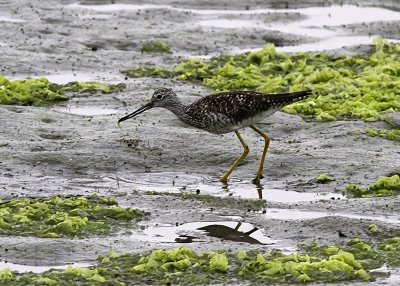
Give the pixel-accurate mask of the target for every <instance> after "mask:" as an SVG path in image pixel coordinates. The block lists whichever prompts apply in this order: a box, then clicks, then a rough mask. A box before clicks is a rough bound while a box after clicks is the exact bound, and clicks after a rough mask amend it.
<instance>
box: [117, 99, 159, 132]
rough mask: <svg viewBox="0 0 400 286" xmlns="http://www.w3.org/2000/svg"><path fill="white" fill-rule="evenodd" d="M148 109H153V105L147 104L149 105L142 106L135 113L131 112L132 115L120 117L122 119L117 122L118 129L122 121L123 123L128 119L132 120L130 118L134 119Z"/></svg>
mask: <svg viewBox="0 0 400 286" xmlns="http://www.w3.org/2000/svg"><path fill="white" fill-rule="evenodd" d="M150 108H153V103H152V102H149V103H147V104H146V105H143V106H142V107H141V108H139V109H138V110H136V111H134V112H132V113H129V114H128V115H127V116H124V117H122V118H120V119H119V120H118V127H120V125H119V124H120V123H121V122H122V121H125V120H127V119H129V118H132V117H135V116H136V115H138V114H140V113H142V112H145V111H146V110H149V109H150Z"/></svg>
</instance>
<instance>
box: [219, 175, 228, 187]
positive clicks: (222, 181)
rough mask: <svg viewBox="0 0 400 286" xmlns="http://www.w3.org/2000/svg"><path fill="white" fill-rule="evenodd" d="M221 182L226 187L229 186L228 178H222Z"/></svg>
mask: <svg viewBox="0 0 400 286" xmlns="http://www.w3.org/2000/svg"><path fill="white" fill-rule="evenodd" d="M219 181H220V182H221V183H223V184H224V185H226V184H228V178H226V177H225V176H223V177H221V178H220V179H219Z"/></svg>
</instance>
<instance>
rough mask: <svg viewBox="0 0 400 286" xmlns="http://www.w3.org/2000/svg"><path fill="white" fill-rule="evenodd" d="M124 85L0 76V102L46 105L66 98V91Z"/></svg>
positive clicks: (108, 89)
mask: <svg viewBox="0 0 400 286" xmlns="http://www.w3.org/2000/svg"><path fill="white" fill-rule="evenodd" d="M125 87H126V85H125V84H124V83H119V84H111V85H106V84H104V83H101V82H70V83H67V84H55V83H51V82H49V81H48V80H47V79H45V78H37V79H26V80H14V81H10V80H8V79H6V78H5V77H3V76H0V104H7V105H33V106H46V105H48V104H50V103H55V102H58V101H64V100H68V99H69V97H68V96H66V95H65V93H66V92H79V93H95V92H102V93H111V92H116V91H120V90H123V89H124V88H125Z"/></svg>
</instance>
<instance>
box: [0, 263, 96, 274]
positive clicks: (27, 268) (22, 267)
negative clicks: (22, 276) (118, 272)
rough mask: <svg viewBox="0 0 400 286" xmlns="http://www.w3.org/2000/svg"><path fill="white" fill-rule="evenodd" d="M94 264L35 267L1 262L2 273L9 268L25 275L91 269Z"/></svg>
mask: <svg viewBox="0 0 400 286" xmlns="http://www.w3.org/2000/svg"><path fill="white" fill-rule="evenodd" d="M92 265H93V264H89V263H72V264H66V265H58V266H35V265H22V264H15V263H11V262H4V261H0V271H1V270H3V269H6V268H9V269H10V270H11V271H15V272H19V273H23V272H33V273H41V272H45V271H47V270H50V269H66V268H67V267H68V266H72V267H89V266H92Z"/></svg>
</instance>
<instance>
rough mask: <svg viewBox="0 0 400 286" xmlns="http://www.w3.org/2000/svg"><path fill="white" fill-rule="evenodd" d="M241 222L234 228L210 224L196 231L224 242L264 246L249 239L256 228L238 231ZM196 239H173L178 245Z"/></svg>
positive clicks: (187, 237)
mask: <svg viewBox="0 0 400 286" xmlns="http://www.w3.org/2000/svg"><path fill="white" fill-rule="evenodd" d="M241 225H242V223H241V222H238V223H237V225H236V227H235V228H232V227H229V226H226V225H222V224H210V225H206V226H203V227H200V228H198V230H202V231H204V232H205V233H206V234H207V235H208V236H211V237H217V238H222V239H224V240H230V241H235V242H245V243H250V244H264V245H265V244H266V243H262V242H260V241H259V240H257V239H255V238H253V237H251V236H250V235H251V234H252V233H254V232H256V231H257V230H258V228H257V227H253V229H251V230H249V231H246V232H242V231H239V228H240V226H241ZM194 238H196V237H194V236H190V235H180V236H179V237H178V238H176V239H175V241H176V242H180V243H190V242H193V239H194Z"/></svg>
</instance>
